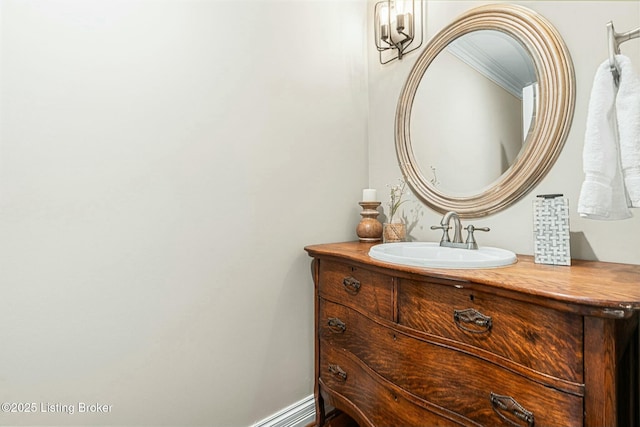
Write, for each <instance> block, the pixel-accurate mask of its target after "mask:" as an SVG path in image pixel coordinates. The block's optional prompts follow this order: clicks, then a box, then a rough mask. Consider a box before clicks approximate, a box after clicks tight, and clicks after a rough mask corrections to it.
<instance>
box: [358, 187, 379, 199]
mask: <svg viewBox="0 0 640 427" xmlns="http://www.w3.org/2000/svg"><path fill="white" fill-rule="evenodd" d="M376 197H377V196H376V190H375V189H374V188H365V189H364V190H362V201H363V202H375V201H377V200H376Z"/></svg>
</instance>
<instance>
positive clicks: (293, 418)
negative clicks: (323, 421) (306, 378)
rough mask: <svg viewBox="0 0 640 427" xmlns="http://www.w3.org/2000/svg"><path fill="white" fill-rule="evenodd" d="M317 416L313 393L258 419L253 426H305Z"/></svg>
mask: <svg viewBox="0 0 640 427" xmlns="http://www.w3.org/2000/svg"><path fill="white" fill-rule="evenodd" d="M315 418H316V405H315V398H314V397H313V394H312V395H309V396H307V397H305V398H304V399H302V400H300V401H298V402H296V403H294V404H293V405H290V406H287V407H286V408H284V409H283V410H281V411H279V412H277V413H275V414H273V415H271V416H270V417H267V418H265V419H264V420H262V421H258V422H257V423H256V424H254V425H253V426H252V427H305V426H307V425H309V424H311V423H312V422H313V420H315Z"/></svg>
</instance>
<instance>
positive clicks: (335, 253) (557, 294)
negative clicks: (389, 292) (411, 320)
mask: <svg viewBox="0 0 640 427" xmlns="http://www.w3.org/2000/svg"><path fill="white" fill-rule="evenodd" d="M371 246H373V244H371V243H360V242H344V243H329V244H320V245H310V246H307V247H305V250H306V251H307V252H308V253H309V255H310V256H311V257H314V258H319V259H322V258H334V259H342V260H348V261H350V262H355V263H359V264H362V265H367V266H370V267H373V268H374V269H385V270H387V271H389V270H391V272H392V274H394V275H397V276H400V277H403V276H404V277H408V278H411V277H415V276H426V277H431V278H439V279H445V280H453V281H456V282H460V283H461V286H465V287H466V286H467V285H464V284H463V283H467V284H468V285H472V284H473V283H477V284H481V285H488V286H490V287H492V288H495V289H497V290H502V291H505V292H510V293H513V292H515V293H517V294H521V295H527V296H529V297H531V298H544V299H550V300H552V301H555V302H557V303H560V304H568V306H567V308H568V309H571V311H574V310H576V309H577V311H580V312H582V313H583V314H590V310H592V311H594V312H593V313H592V314H594V315H598V316H603V315H604V316H607V317H614V318H621V317H629V316H631V315H632V314H633V312H634V311H636V310H640V265H633V264H620V263H610V262H600V261H584V260H572V261H571V263H572V265H571V266H553V265H545V264H536V263H534V260H533V257H532V256H529V255H518V262H516V263H515V264H512V265H510V266H506V267H500V268H491V269H443V268H423V267H413V266H403V265H398V264H392V263H388V262H383V261H378V260H375V259H373V258H371V257H370V256H369V249H370V248H371ZM570 307H572V308H570Z"/></svg>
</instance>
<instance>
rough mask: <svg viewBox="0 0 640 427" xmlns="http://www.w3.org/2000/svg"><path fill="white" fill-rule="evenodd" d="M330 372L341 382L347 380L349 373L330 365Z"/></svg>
mask: <svg viewBox="0 0 640 427" xmlns="http://www.w3.org/2000/svg"><path fill="white" fill-rule="evenodd" d="M329 372H331V373H332V374H333V376H334V377H336V378H337V379H338V380H339V381H346V380H347V373H346V372H345V371H343V370H342V368H341V367H340V366H338V365H331V364H330V365H329Z"/></svg>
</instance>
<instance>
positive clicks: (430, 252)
mask: <svg viewBox="0 0 640 427" xmlns="http://www.w3.org/2000/svg"><path fill="white" fill-rule="evenodd" d="M369 256H371V258H374V259H377V260H379V261H386V262H391V263H394V264H402V265H412V266H418V267H434V268H494V267H502V266H505V265H509V264H513V263H515V262H516V261H517V257H516V254H514V253H513V252H511V251H508V250H506V249H499V248H491V247H488V246H481V247H480V248H478V249H458V248H448V247H443V246H440V244H439V243H433V242H399V243H383V244H381V245H376V246H373V247H372V248H371V249H370V250H369Z"/></svg>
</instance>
